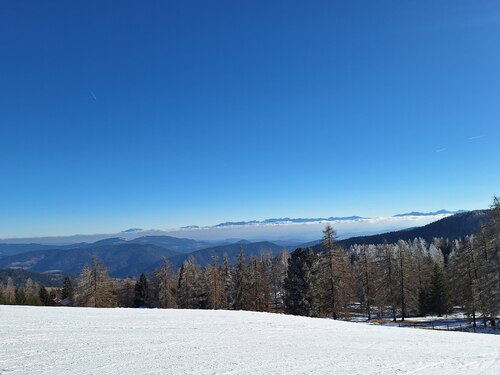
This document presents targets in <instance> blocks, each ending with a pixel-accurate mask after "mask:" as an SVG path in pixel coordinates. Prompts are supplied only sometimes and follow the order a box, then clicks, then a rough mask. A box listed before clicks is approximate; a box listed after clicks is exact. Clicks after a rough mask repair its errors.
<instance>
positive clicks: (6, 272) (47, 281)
mask: <svg viewBox="0 0 500 375" xmlns="http://www.w3.org/2000/svg"><path fill="white" fill-rule="evenodd" d="M9 277H10V278H12V280H13V281H14V285H18V286H22V285H24V284H26V280H28V279H31V280H33V281H35V282H37V283H38V284H40V285H44V286H47V287H54V288H60V287H62V284H63V276H61V275H53V274H41V273H36V272H30V271H27V270H23V269H12V268H8V269H0V284H3V285H5V284H6V283H7V279H8V278H9Z"/></svg>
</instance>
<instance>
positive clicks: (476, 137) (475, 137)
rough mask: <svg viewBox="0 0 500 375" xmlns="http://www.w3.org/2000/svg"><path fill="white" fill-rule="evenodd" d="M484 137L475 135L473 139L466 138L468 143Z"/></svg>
mask: <svg viewBox="0 0 500 375" xmlns="http://www.w3.org/2000/svg"><path fill="white" fill-rule="evenodd" d="M483 137H484V134H483V135H475V136H473V137H469V138H467V139H468V140H469V141H473V140H474V139H479V138H483Z"/></svg>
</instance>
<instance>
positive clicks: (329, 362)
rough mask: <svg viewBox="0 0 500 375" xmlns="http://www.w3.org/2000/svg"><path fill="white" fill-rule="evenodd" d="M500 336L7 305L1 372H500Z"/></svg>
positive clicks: (236, 315) (291, 319) (194, 313)
mask: <svg viewBox="0 0 500 375" xmlns="http://www.w3.org/2000/svg"><path fill="white" fill-rule="evenodd" d="M499 352H500V337H499V336H498V335H485V334H473V333H463V332H446V331H433V330H420V329H413V328H398V327H387V326H372V325H366V324H359V323H350V322H339V321H333V320H329V319H313V318H305V317H296V316H287V315H279V314H267V313H256V312H244V311H211V310H159V309H91V308H65V307H28V306H26V307H25V306H0V373H4V372H5V373H11V372H12V373H22V374H28V373H29V374H70V373H71V374H194V373H197V374H283V373H293V374H299V373H300V374H332V373H335V374H388V373H408V374H409V373H412V374H499V373H500V358H499Z"/></svg>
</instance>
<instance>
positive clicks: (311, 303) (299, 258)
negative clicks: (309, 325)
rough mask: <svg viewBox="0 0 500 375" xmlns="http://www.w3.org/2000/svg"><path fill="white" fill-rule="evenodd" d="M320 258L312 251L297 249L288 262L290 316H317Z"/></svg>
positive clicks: (287, 300)
mask: <svg viewBox="0 0 500 375" xmlns="http://www.w3.org/2000/svg"><path fill="white" fill-rule="evenodd" d="M317 272H318V257H317V255H316V253H314V251H313V250H311V249H302V248H299V249H296V250H295V251H294V252H293V253H292V254H291V257H290V259H289V262H288V271H287V276H286V279H285V311H286V312H287V313H288V314H293V315H304V316H317V315H318V311H319V309H318V302H319V301H318V290H317Z"/></svg>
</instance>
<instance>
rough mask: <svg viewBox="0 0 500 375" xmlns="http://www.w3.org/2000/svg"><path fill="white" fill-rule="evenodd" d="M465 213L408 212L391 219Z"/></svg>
mask: <svg viewBox="0 0 500 375" xmlns="http://www.w3.org/2000/svg"><path fill="white" fill-rule="evenodd" d="M464 212H467V211H465V210H458V211H448V210H439V211H435V212H416V211H413V212H408V213H406V214H397V215H394V216H393V217H404V216H436V215H454V214H461V213H464Z"/></svg>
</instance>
